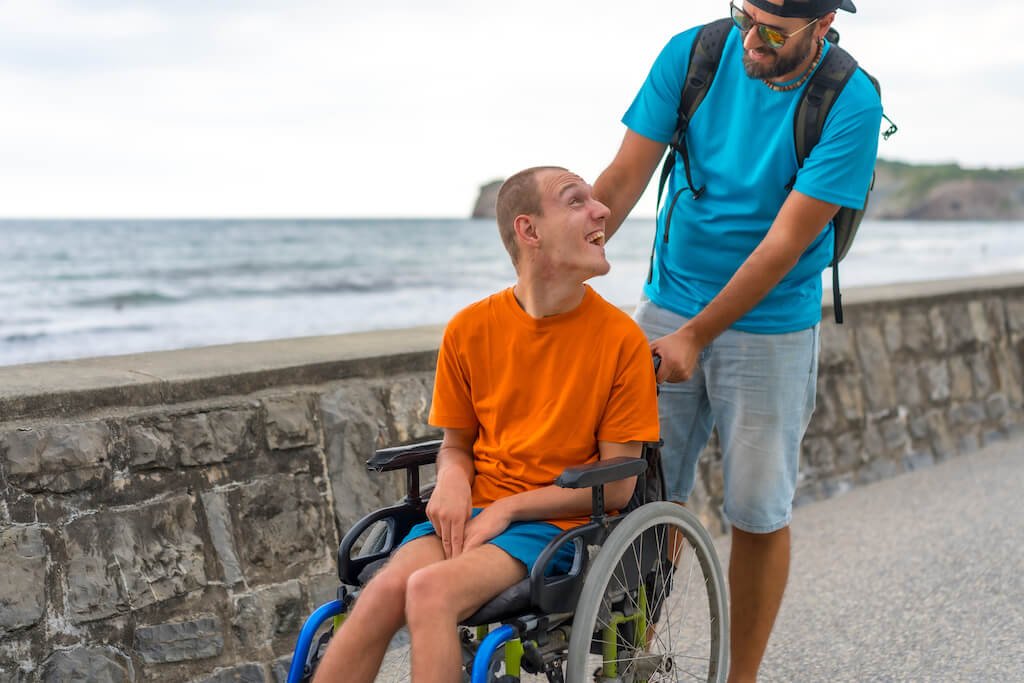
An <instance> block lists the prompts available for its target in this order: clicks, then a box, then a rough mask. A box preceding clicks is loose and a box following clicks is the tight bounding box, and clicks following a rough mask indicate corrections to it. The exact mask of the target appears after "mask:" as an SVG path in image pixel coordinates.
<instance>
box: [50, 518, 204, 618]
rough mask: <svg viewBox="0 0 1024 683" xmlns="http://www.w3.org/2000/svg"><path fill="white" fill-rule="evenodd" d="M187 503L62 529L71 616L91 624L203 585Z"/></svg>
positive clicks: (198, 547)
mask: <svg viewBox="0 0 1024 683" xmlns="http://www.w3.org/2000/svg"><path fill="white" fill-rule="evenodd" d="M196 525H197V523H196V517H195V513H194V511H193V509H192V503H191V501H190V500H189V499H188V498H174V499H170V500H165V501H160V502H157V503H152V504H149V505H142V506H138V507H135V508H131V509H127V510H117V511H106V512H100V513H96V514H93V515H86V516H83V517H80V518H78V519H76V520H74V521H72V522H70V523H69V524H68V525H67V526H66V527H65V541H66V547H67V553H68V563H67V571H66V576H65V580H66V581H67V586H66V589H65V591H66V596H67V604H68V608H69V611H70V613H71V617H72V618H73V620H74V621H76V622H86V621H94V620H96V619H103V618H105V617H108V616H111V615H113V614H116V613H117V612H119V611H122V610H124V609H128V608H130V609H133V610H137V609H140V608H143V607H146V606H148V605H151V604H154V603H159V602H163V601H165V600H168V599H171V598H174V597H177V596H181V595H184V594H186V593H188V592H190V591H193V590H195V589H197V588H200V587H202V586H205V585H206V572H205V567H204V564H205V558H204V549H203V542H202V539H201V538H200V537H199V535H198V533H197V531H196Z"/></svg>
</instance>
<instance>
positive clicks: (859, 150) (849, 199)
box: [793, 72, 882, 209]
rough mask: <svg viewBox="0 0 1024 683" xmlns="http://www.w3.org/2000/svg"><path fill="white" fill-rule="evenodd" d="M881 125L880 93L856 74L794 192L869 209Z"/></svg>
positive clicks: (812, 152) (799, 176)
mask: <svg viewBox="0 0 1024 683" xmlns="http://www.w3.org/2000/svg"><path fill="white" fill-rule="evenodd" d="M881 122H882V104H881V102H880V101H879V99H878V93H876V92H875V89H874V86H872V85H871V83H870V81H868V79H867V77H866V76H864V74H862V73H859V72H858V73H857V74H854V77H853V78H851V80H850V82H849V83H848V84H847V87H846V88H844V89H843V92H842V93H841V94H840V96H839V99H838V100H836V103H835V106H833V107H832V111H830V112H829V115H828V119H826V120H825V127H824V129H822V132H821V139H820V140H819V142H818V144H817V145H815V147H814V149H813V150H811V154H810V155H809V156H808V157H807V161H806V162H805V163H804V165H803V168H801V169H800V171H799V172H798V173H797V178H796V183H795V184H794V186H793V187H794V189H796V190H798V191H799V192H802V193H803V194H805V195H808V196H809V197H814V198H815V199H820V200H822V201H825V202H829V203H832V204H838V205H839V206H848V207H850V208H853V209H862V208H864V199H865V198H866V197H867V194H868V188H869V187H870V186H871V178H872V174H873V173H874V170H875V158H876V156H877V154H878V132H879V126H880V125H881Z"/></svg>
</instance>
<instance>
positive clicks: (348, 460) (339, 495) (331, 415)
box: [320, 381, 426, 529]
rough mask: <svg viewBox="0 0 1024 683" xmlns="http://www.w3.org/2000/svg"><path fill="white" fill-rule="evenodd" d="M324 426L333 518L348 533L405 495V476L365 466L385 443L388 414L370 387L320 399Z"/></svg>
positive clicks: (349, 386) (350, 387)
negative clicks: (376, 471)
mask: <svg viewBox="0 0 1024 683" xmlns="http://www.w3.org/2000/svg"><path fill="white" fill-rule="evenodd" d="M320 420H321V422H322V424H323V429H324V454H325V455H326V458H327V470H328V473H329V476H330V482H331V492H332V494H333V497H334V514H335V517H336V518H337V520H338V526H339V528H341V529H348V528H349V527H350V526H351V525H352V524H353V523H354V522H355V521H356V520H358V519H359V518H360V517H362V516H363V515H364V514H366V513H367V512H370V511H371V510H373V509H375V508H378V507H381V506H382V505H389V504H391V503H393V502H395V501H396V500H398V499H400V498H401V497H402V495H403V493H404V491H403V487H402V481H403V478H402V474H401V473H397V472H387V473H379V474H371V473H370V472H367V470H366V461H367V460H368V459H369V458H370V457H371V456H372V455H373V452H374V450H376V449H377V448H379V447H381V446H382V445H383V444H384V443H385V438H386V434H387V431H386V430H387V427H386V422H387V414H386V413H385V411H384V405H383V403H382V402H381V400H380V397H379V395H378V394H377V392H375V391H374V390H373V388H372V387H370V386H369V385H367V384H366V383H365V382H358V381H352V382H349V383H346V385H345V386H344V387H342V388H339V389H337V390H335V391H332V392H330V393H327V394H324V395H323V396H321V397H320ZM425 480H426V478H424V481H425Z"/></svg>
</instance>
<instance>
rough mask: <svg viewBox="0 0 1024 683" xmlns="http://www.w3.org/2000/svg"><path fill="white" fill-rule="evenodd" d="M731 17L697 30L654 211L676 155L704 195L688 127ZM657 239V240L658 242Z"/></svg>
mask: <svg viewBox="0 0 1024 683" xmlns="http://www.w3.org/2000/svg"><path fill="white" fill-rule="evenodd" d="M732 25H733V24H732V19H729V18H728V17H726V18H725V19H718V20H717V21H713V22H711V23H710V24H705V25H704V26H702V27H701V28H700V30H699V31H698V32H697V37H696V38H695V39H694V41H693V46H692V47H691V48H690V63H689V65H688V66H687V69H686V78H685V79H684V80H683V88H682V90H681V91H680V94H679V107H678V109H677V110H676V129H675V131H674V132H673V133H672V139H671V140H670V141H669V143H668V147H669V149H668V154H666V155H665V162H664V163H663V164H662V165H661V178H660V179H659V180H658V203H657V204H655V212H657V211H658V210H659V209H660V208H661V197H662V194H663V193H664V191H665V185H666V183H668V179H669V176H671V175H672V169H673V168H675V165H676V154H677V153H678V154H679V155H680V156H682V158H683V171H684V172H685V173H686V186H687V188H689V190H690V192H691V193H692V195H693V198H694V199H699V198H700V196H701V195H702V194H704V186H703V185H702V186H700V187H699V188H695V187H694V186H693V177H692V175H691V173H690V154H689V152H688V150H687V147H686V130H687V129H688V128H689V127H690V120H691V119H692V118H693V115H694V113H695V112H696V111H697V107H699V106H700V103H701V102H703V101H704V96H705V95H707V94H708V90H710V89H711V82H712V81H714V79H715V74H716V73H717V72H718V64H719V62H721V61H722V51H723V50H724V49H725V39H726V38H727V37H728V36H729V31H730V29H732ZM681 192H682V189H680V190H679V191H678V192H676V195H675V196H674V197H673V198H672V203H671V206H670V207H669V210H668V214H667V215H666V216H665V233H664V237H663V239H664V241H665V242H668V232H669V226H670V225H671V223H672V211H673V210H674V209H675V203H676V200H677V199H678V198H679V194H680V193H681ZM656 242H657V240H655V243H656ZM653 277H654V245H652V246H651V262H650V266H649V268H648V270H647V283H648V284H650V283H651V280H652V279H653Z"/></svg>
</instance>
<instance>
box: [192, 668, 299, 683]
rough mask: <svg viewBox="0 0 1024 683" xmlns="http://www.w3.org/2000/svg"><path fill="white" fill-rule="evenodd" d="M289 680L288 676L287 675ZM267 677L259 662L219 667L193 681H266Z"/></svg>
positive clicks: (260, 682) (245, 682) (197, 682)
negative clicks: (224, 667) (226, 667)
mask: <svg viewBox="0 0 1024 683" xmlns="http://www.w3.org/2000/svg"><path fill="white" fill-rule="evenodd" d="M286 680H287V677H286ZM266 682H267V677H266V674H265V672H264V671H263V667H262V666H260V665H259V664H242V665H240V666H233V667H231V668H229V669H217V670H216V671H214V672H213V673H212V674H210V675H209V676H206V677H205V678H197V679H195V681H194V682H193V683H266Z"/></svg>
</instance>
